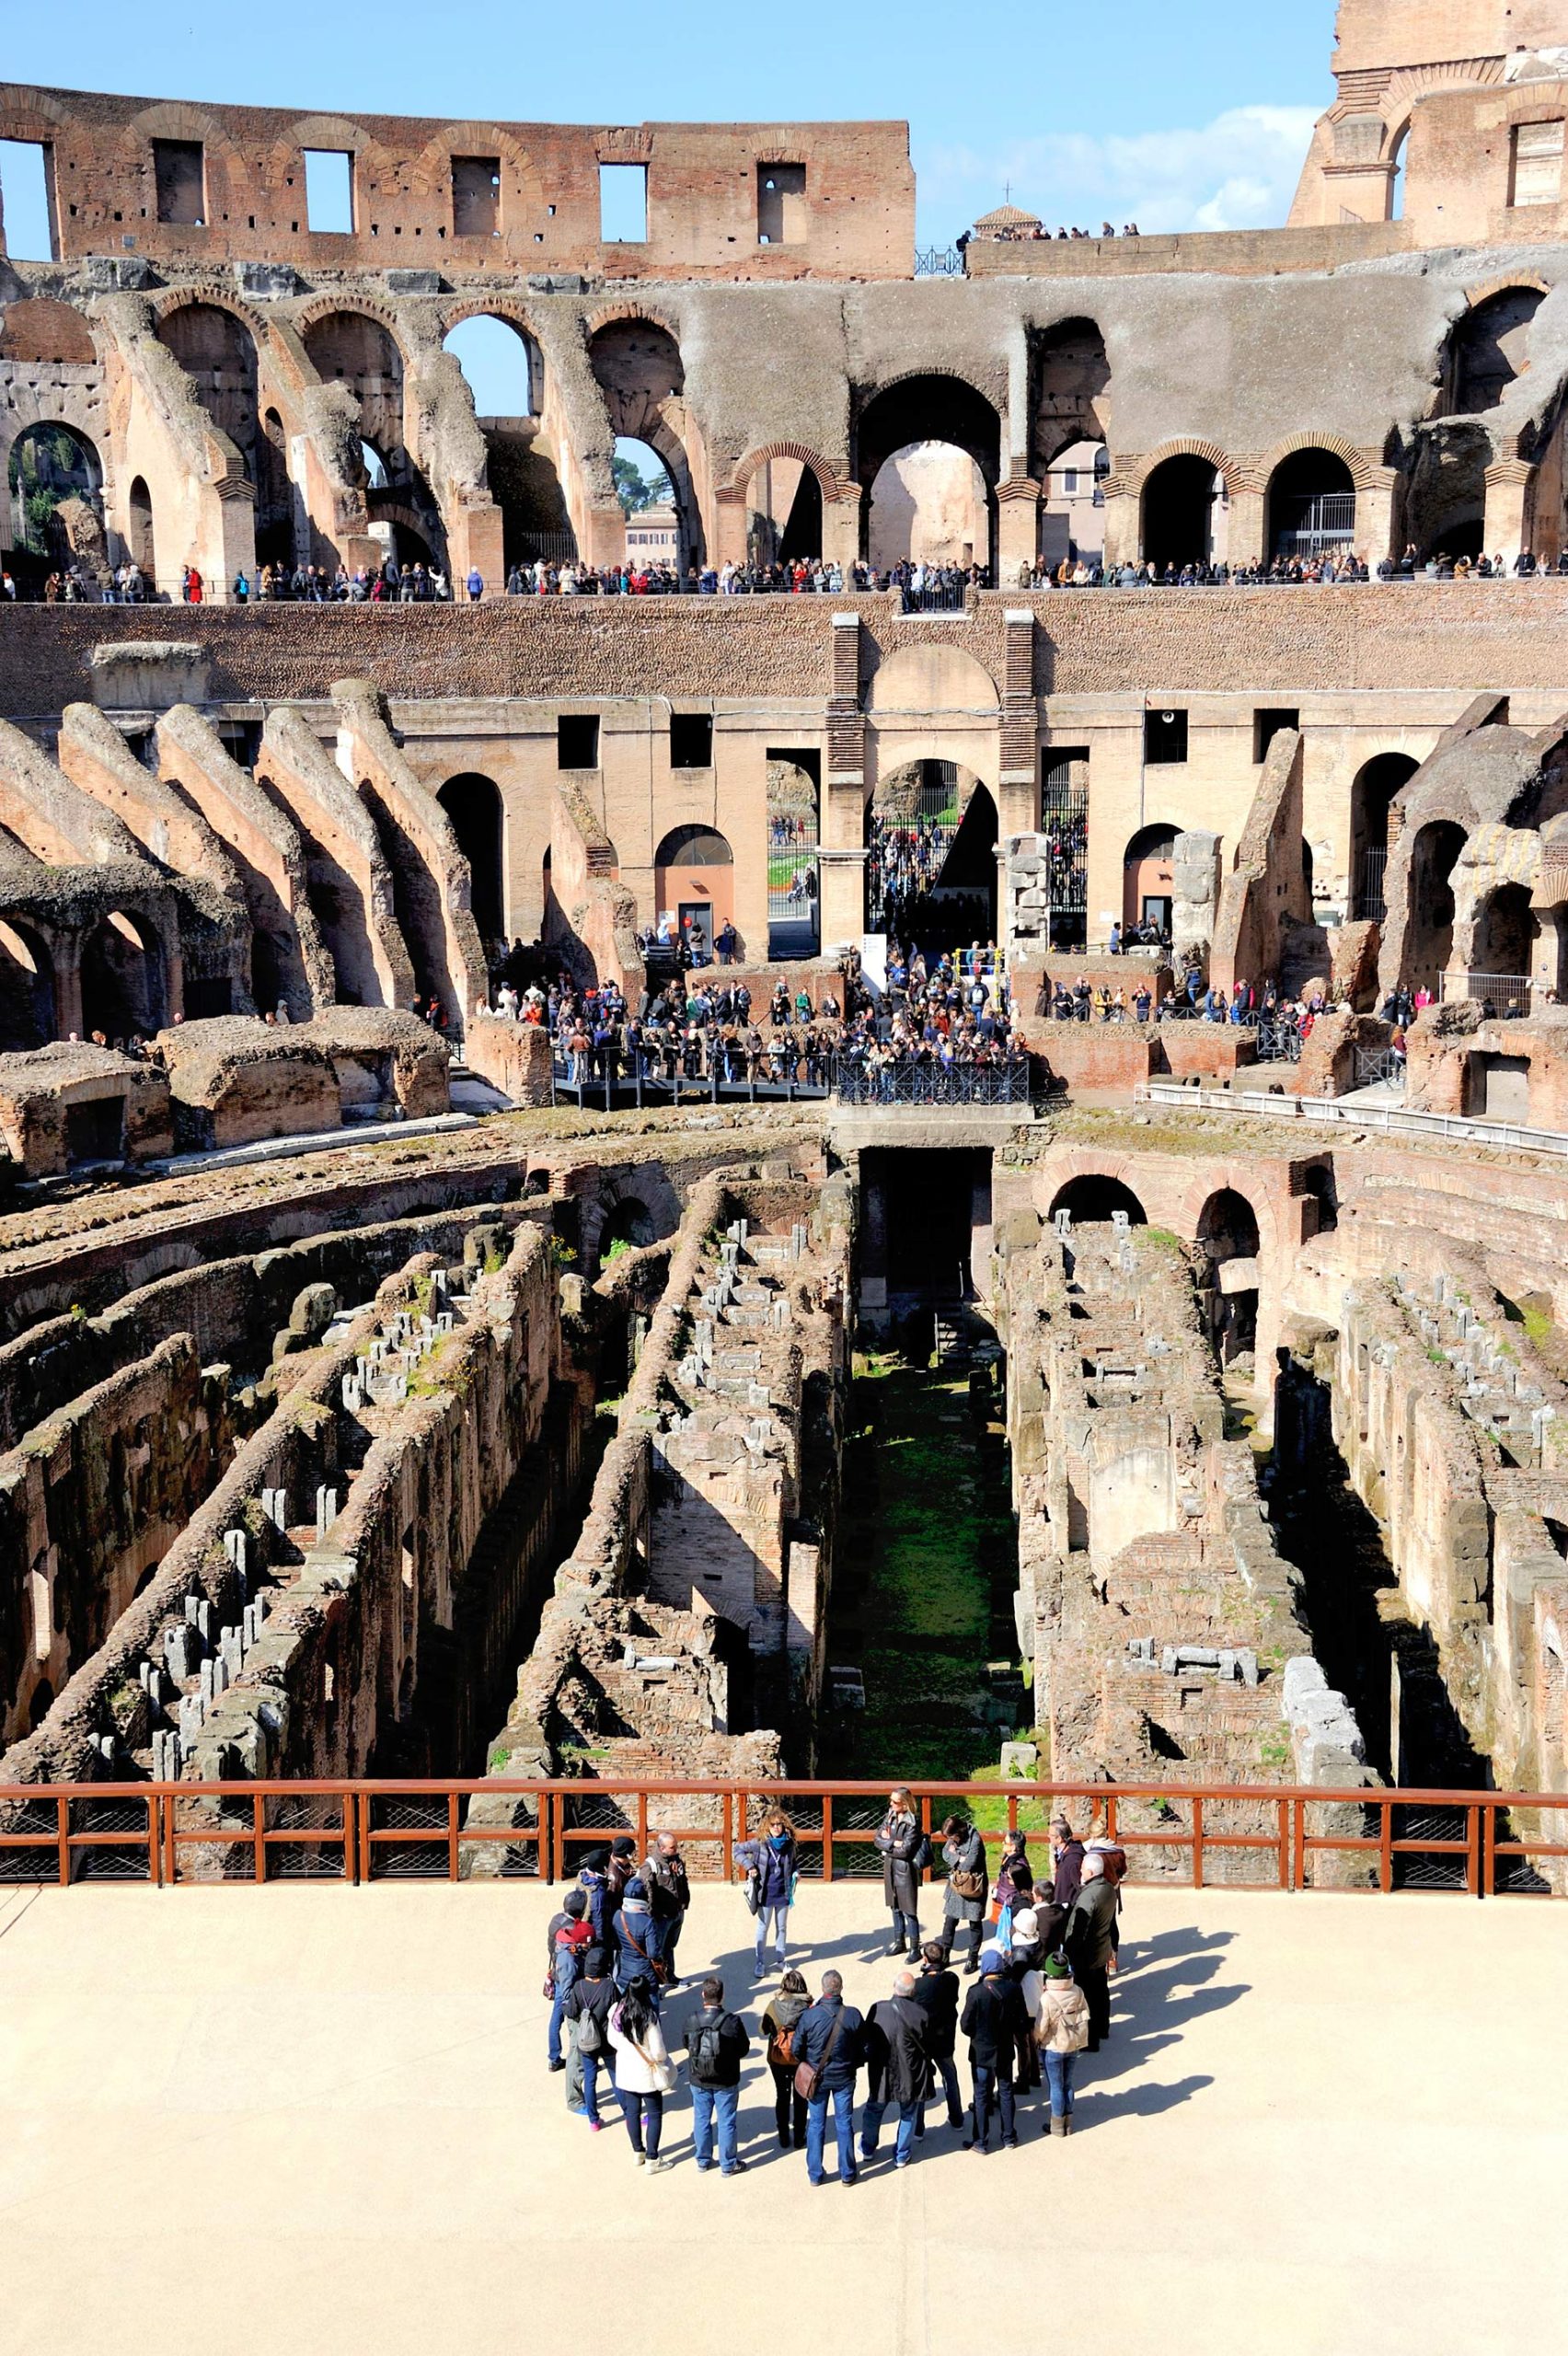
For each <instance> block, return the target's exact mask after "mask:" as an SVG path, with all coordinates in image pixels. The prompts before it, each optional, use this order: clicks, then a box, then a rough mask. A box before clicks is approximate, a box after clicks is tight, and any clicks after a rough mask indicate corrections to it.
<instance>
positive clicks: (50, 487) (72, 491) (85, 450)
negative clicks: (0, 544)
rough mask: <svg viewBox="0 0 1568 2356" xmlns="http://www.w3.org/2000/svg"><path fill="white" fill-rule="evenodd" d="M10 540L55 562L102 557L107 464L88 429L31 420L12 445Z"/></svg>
mask: <svg viewBox="0 0 1568 2356" xmlns="http://www.w3.org/2000/svg"><path fill="white" fill-rule="evenodd" d="M6 482H7V487H8V489H9V491H10V494H11V529H10V534H9V537H10V541H11V545H12V547H13V548H17V549H29V550H31V551H32V552H33V553H34V554H35V555H37V556H40V557H41V558H43V559H44V560H46V561H47V562H48V563H49V564H51V565H67V564H72V563H78V564H81V565H82V566H83V567H84V568H85V567H86V566H88V565H91V566H92V568H93V569H94V570H95V571H96V570H97V568H98V563H99V562H100V561H101V560H102V556H103V550H104V536H103V468H102V466H101V465H100V464H99V461H98V452H97V450H96V449H95V448H94V447H93V445H92V444H91V443H90V442H89V441H88V440H87V437H86V434H85V433H77V432H76V430H75V426H71V425H55V424H46V425H29V426H28V427H26V428H25V430H24V431H23V432H22V433H18V434H17V438H16V440H15V441H14V442H13V443H12V445H11V456H10V459H9V461H8V463H7V467H6Z"/></svg>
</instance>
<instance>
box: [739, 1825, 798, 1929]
mask: <svg viewBox="0 0 1568 2356" xmlns="http://www.w3.org/2000/svg"><path fill="white" fill-rule="evenodd" d="M735 1854H736V1856H737V1857H738V1858H739V1860H740V1862H741V1865H742V1868H743V1869H744V1874H745V1877H746V1878H745V1892H746V1904H747V1905H748V1906H749V1907H750V1909H751V1911H752V1912H753V1913H754V1914H760V1913H761V1911H762V1910H763V1908H764V1907H765V1906H788V1905H789V1903H790V1892H791V1890H792V1889H793V1888H794V1886H795V1873H796V1865H795V1836H794V1834H793V1833H791V1834H790V1837H789V1839H788V1841H787V1842H786V1843H785V1846H784V1847H783V1848H782V1849H775V1848H773V1847H772V1846H771V1844H770V1843H769V1842H767V1841H766V1840H763V1839H758V1840H755V1841H743V1842H741V1844H740V1846H739V1847H738V1848H737V1849H736V1851H735Z"/></svg>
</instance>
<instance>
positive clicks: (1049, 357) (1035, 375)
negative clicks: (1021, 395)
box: [1030, 319, 1111, 480]
mask: <svg viewBox="0 0 1568 2356" xmlns="http://www.w3.org/2000/svg"><path fill="white" fill-rule="evenodd" d="M1030 347H1031V348H1030V364H1031V375H1032V382H1033V387H1034V392H1033V400H1032V419H1031V433H1030V472H1031V474H1032V475H1033V476H1034V477H1035V478H1036V479H1038V480H1043V479H1044V478H1045V475H1046V473H1047V471H1048V470H1049V468H1052V467H1054V466H1057V465H1059V464H1060V463H1061V458H1062V456H1063V453H1064V452H1066V450H1068V449H1070V448H1071V447H1072V446H1073V445H1074V444H1076V443H1080V442H1084V443H1090V444H1094V443H1101V444H1102V443H1104V442H1105V441H1106V440H1107V439H1108V437H1109V434H1110V430H1111V364H1110V362H1109V360H1108V359H1107V358H1106V356H1105V339H1104V337H1103V336H1102V335H1101V332H1100V329H1099V328H1098V327H1096V325H1095V323H1094V321H1093V320H1092V319H1063V320H1060V321H1059V322H1058V323H1057V325H1056V326H1055V327H1052V328H1047V329H1044V330H1043V333H1041V334H1039V335H1035V336H1032V337H1031V339H1030Z"/></svg>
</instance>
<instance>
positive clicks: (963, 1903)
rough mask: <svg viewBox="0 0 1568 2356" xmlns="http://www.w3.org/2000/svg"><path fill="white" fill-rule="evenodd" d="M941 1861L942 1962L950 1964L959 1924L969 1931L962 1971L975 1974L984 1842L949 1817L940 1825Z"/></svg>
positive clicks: (962, 1821) (982, 1929)
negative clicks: (943, 1869) (943, 1876)
mask: <svg viewBox="0 0 1568 2356" xmlns="http://www.w3.org/2000/svg"><path fill="white" fill-rule="evenodd" d="M942 1862H943V1864H944V1865H946V1867H947V1881H946V1884H945V1887H944V1891H943V1898H942V1928H941V1939H940V1946H941V1951H942V1961H943V1962H944V1963H949V1962H951V1959H952V1950H953V1942H954V1940H955V1939H956V1938H957V1936H958V1929H959V1925H960V1923H964V1924H966V1925H967V1926H968V1931H969V1961H968V1962H967V1963H966V1964H965V1966H964V1969H965V1970H966V1971H968V1972H975V1971H978V1970H979V1969H980V1949H981V1946H982V1945H983V1944H984V1941H985V1935H986V1843H985V1842H984V1841H983V1840H982V1839H981V1838H980V1835H979V1833H978V1832H977V1831H975V1829H974V1825H973V1824H971V1823H970V1822H969V1820H968V1819H967V1818H966V1817H963V1816H950V1817H949V1818H948V1819H947V1822H946V1823H945V1824H944V1825H943V1826H942Z"/></svg>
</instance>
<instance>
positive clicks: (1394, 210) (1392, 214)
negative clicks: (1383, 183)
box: [1387, 123, 1410, 221]
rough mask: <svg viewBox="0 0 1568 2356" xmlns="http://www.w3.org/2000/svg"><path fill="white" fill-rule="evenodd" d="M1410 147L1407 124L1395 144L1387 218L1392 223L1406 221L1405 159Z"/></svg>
mask: <svg viewBox="0 0 1568 2356" xmlns="http://www.w3.org/2000/svg"><path fill="white" fill-rule="evenodd" d="M1409 145H1410V125H1409V123H1406V125H1405V127H1404V129H1403V130H1402V131H1401V133H1400V135H1399V137H1398V139H1397V140H1396V141H1395V142H1394V152H1393V156H1392V159H1391V164H1390V168H1389V194H1388V214H1387V218H1388V219H1389V220H1390V221H1402V220H1403V219H1404V204H1405V159H1406V155H1407V151H1408V149H1409Z"/></svg>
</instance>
